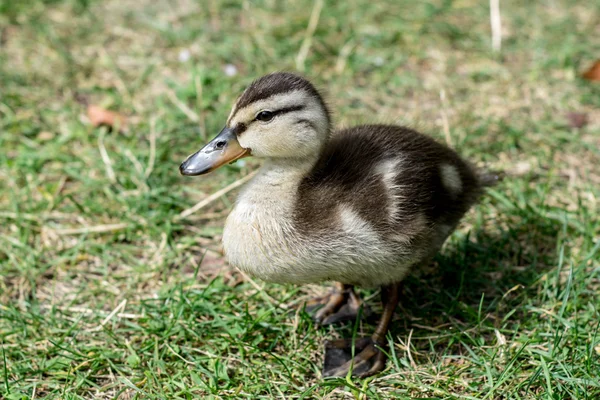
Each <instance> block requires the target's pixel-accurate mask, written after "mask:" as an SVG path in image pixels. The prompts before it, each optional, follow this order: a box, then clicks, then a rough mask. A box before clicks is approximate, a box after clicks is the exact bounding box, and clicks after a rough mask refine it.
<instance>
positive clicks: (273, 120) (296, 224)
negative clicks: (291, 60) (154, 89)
mask: <svg viewBox="0 0 600 400" xmlns="http://www.w3.org/2000/svg"><path fill="white" fill-rule="evenodd" d="M247 156H253V157H257V158H260V159H263V160H264V163H263V164H262V166H261V168H260V169H259V171H258V173H257V175H256V176H255V177H254V178H253V179H252V180H251V181H250V182H249V183H247V184H246V185H245V186H244V187H243V188H242V190H241V192H240V194H239V197H238V199H237V202H236V203H235V206H234V207H233V210H232V211H231V213H230V214H229V216H228V218H227V220H226V222H225V228H224V231H223V248H224V251H225V254H226V256H227V258H228V261H229V263H230V264H231V265H233V266H235V267H237V268H239V269H241V270H243V271H245V272H246V273H248V274H249V275H251V276H254V277H257V278H260V279H262V280H264V281H268V282H276V283H293V284H307V283H317V282H325V281H334V282H337V283H336V286H335V287H336V290H334V291H333V292H332V293H330V294H329V295H327V296H324V297H322V298H319V299H316V300H314V301H313V302H312V304H311V305H312V306H313V308H314V306H320V308H319V309H318V311H317V312H316V313H315V315H314V317H315V319H316V320H317V321H318V322H320V323H321V324H323V325H327V324H330V323H335V322H339V321H344V320H348V319H354V318H355V317H356V316H357V313H358V311H359V309H360V307H361V306H362V301H361V300H360V298H359V297H358V296H357V295H356V293H355V292H354V289H353V288H354V286H361V287H381V288H382V290H381V293H382V302H383V313H382V316H381V318H380V320H379V323H378V325H377V328H376V329H375V332H374V334H373V335H372V336H371V337H367V338H363V339H360V340H357V341H356V342H355V343H354V345H355V349H356V351H355V354H356V355H355V356H354V357H353V358H352V356H351V354H352V353H351V352H350V351H349V349H350V346H351V345H352V341H351V340H345V339H342V340H336V341H328V342H327V343H326V344H325V349H326V352H325V363H324V368H323V375H324V376H345V375H346V374H347V373H348V372H349V371H350V370H352V374H353V375H355V376H361V377H364V376H369V375H372V374H375V373H377V372H380V371H382V370H383V369H384V368H385V361H386V358H385V352H384V348H385V344H386V339H385V337H386V334H387V331H388V327H389V324H390V321H391V319H392V316H393V313H394V310H395V309H396V306H397V304H398V301H399V291H398V289H399V284H400V282H401V281H402V280H403V278H404V277H405V276H406V275H407V274H408V273H409V272H410V271H411V269H413V268H418V267H419V266H422V265H424V264H426V263H428V262H429V261H430V260H431V258H432V257H433V256H434V255H435V254H436V253H437V252H438V250H439V249H440V248H441V246H442V244H443V243H444V241H445V240H446V238H447V237H448V236H449V235H450V234H451V233H452V231H453V230H454V229H455V228H456V226H457V225H458V223H459V220H460V219H461V218H462V216H463V215H464V214H465V212H467V210H468V209H469V208H470V207H471V206H472V205H473V204H474V203H475V202H476V201H477V199H478V198H479V196H480V194H481V193H482V188H483V186H484V182H483V181H482V179H481V178H480V176H479V175H478V173H477V172H476V171H475V170H474V168H472V167H471V166H470V165H469V164H468V163H467V162H466V161H464V160H462V159H461V158H460V157H459V156H458V155H457V154H456V153H455V152H454V151H453V150H451V149H449V148H448V147H446V146H444V145H442V144H440V143H438V142H436V141H435V140H434V139H432V138H430V137H428V136H425V135H423V134H421V133H418V132H416V131H414V130H412V129H409V128H406V127H401V126H394V125H362V126H355V127H352V128H348V129H341V130H333V129H332V118H331V113H330V112H329V109H328V107H327V104H326V103H325V101H324V99H323V97H322V96H321V94H320V92H319V91H318V90H317V89H316V88H315V86H313V85H312V84H311V83H310V82H309V81H308V80H307V79H305V78H303V77H301V76H298V75H296V74H292V73H287V72H276V73H272V74H269V75H266V76H263V77H261V78H259V79H257V80H255V81H254V82H253V83H252V84H251V85H250V86H249V87H248V88H247V89H246V90H245V91H244V92H243V93H242V94H241V96H240V97H239V98H238V99H237V101H236V103H235V105H234V106H233V109H232V110H231V113H230V114H229V117H228V119H227V122H226V124H225V127H224V128H223V130H222V131H221V132H220V133H219V134H218V135H217V136H216V137H215V138H214V139H213V140H212V141H211V142H209V143H208V144H207V145H206V146H204V147H203V148H202V149H201V150H199V151H198V152H196V153H194V154H192V155H190V156H189V157H188V158H187V159H186V160H185V161H184V162H183V163H182V164H181V166H180V172H181V174H183V175H201V174H206V173H208V172H210V171H213V170H214V169H216V168H218V167H219V166H222V165H224V164H226V163H230V162H233V161H235V160H237V159H240V158H242V157H247Z"/></svg>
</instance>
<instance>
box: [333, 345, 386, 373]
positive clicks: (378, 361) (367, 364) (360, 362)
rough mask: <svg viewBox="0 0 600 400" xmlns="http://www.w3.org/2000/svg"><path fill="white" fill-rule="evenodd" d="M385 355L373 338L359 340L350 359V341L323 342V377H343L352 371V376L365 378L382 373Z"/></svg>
mask: <svg viewBox="0 0 600 400" xmlns="http://www.w3.org/2000/svg"><path fill="white" fill-rule="evenodd" d="M385 360H386V355H385V353H384V352H383V351H382V346H380V345H378V344H377V343H376V341H375V340H374V339H373V338H361V339H358V340H356V342H355V343H354V358H353V357H352V339H339V340H333V341H327V342H325V362H324V364H323V376H324V377H343V376H346V375H347V374H348V372H349V371H352V376H356V377H359V378H365V377H367V376H371V375H374V374H376V373H378V372H381V371H383V369H384V368H385Z"/></svg>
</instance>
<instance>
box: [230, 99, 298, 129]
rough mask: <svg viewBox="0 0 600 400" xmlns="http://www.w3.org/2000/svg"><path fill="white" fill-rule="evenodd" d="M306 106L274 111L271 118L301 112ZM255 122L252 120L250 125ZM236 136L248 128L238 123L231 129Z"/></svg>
mask: <svg viewBox="0 0 600 400" xmlns="http://www.w3.org/2000/svg"><path fill="white" fill-rule="evenodd" d="M305 107H306V106H305V105H303V104H302V105H297V106H290V107H285V108H280V109H279V110H274V111H271V113H273V116H274V117H275V116H277V115H281V114H285V113H289V112H293V111H300V110H303V109H304V108H305ZM256 121H257V120H256V119H255V120H253V121H252V122H250V123H254V122H256ZM233 129H234V131H235V133H236V135H238V136H239V135H241V134H242V133H244V132H245V131H246V129H248V126H246V124H244V123H241V122H240V123H239V124H237V125H236V126H235V128H233Z"/></svg>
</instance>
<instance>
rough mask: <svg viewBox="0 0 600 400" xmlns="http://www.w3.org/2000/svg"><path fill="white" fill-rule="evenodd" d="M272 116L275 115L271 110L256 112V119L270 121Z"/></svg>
mask: <svg viewBox="0 0 600 400" xmlns="http://www.w3.org/2000/svg"><path fill="white" fill-rule="evenodd" d="M273 117H275V113H274V112H272V111H261V112H259V113H258V114H256V119H257V120H258V121H263V122H267V121H270V120H272V119H273Z"/></svg>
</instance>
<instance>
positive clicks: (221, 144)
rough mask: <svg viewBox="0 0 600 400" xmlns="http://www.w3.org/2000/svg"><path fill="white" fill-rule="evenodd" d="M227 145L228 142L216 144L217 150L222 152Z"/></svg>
mask: <svg viewBox="0 0 600 400" xmlns="http://www.w3.org/2000/svg"><path fill="white" fill-rule="evenodd" d="M226 144H227V142H226V141H224V140H219V141H218V142H217V143H215V149H217V150H221V149H222V148H223V147H225V145H226Z"/></svg>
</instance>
